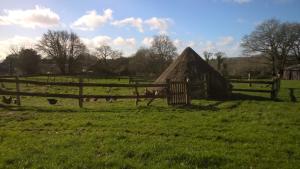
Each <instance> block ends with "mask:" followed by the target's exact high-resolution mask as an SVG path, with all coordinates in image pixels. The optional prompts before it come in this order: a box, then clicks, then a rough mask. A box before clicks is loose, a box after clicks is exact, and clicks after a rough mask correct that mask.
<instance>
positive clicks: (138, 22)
mask: <svg viewBox="0 0 300 169" xmlns="http://www.w3.org/2000/svg"><path fill="white" fill-rule="evenodd" d="M112 24H113V25H115V26H120V27H122V26H127V25H130V26H132V27H134V28H136V29H137V30H138V31H139V32H144V29H143V20H142V19H141V18H134V17H130V18H125V19H123V20H116V21H114V22H112Z"/></svg>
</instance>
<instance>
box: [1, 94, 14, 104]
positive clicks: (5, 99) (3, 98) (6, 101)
mask: <svg viewBox="0 0 300 169" xmlns="http://www.w3.org/2000/svg"><path fill="white" fill-rule="evenodd" d="M2 102H3V103H5V104H11V103H12V97H11V96H9V97H8V98H7V97H5V96H2Z"/></svg>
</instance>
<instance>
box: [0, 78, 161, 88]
mask: <svg viewBox="0 0 300 169" xmlns="http://www.w3.org/2000/svg"><path fill="white" fill-rule="evenodd" d="M0 82H6V83H16V82H18V83H19V84H33V85H41V86H42V85H50V86H51V85H53V86H69V87H79V86H80V85H81V83H76V82H41V81H34V80H16V79H1V78H0ZM83 85H84V87H165V86H166V84H161V83H160V84H154V83H153V84H152V83H150V84H116V83H112V84H103V83H83Z"/></svg>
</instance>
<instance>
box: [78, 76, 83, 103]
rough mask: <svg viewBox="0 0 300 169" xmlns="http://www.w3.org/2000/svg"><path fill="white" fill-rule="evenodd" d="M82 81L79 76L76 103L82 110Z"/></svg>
mask: <svg viewBox="0 0 300 169" xmlns="http://www.w3.org/2000/svg"><path fill="white" fill-rule="evenodd" d="M82 82H83V79H82V77H81V76H80V77H79V99H78V103H79V107H80V108H82V107H83V98H82V93H83V83H82Z"/></svg>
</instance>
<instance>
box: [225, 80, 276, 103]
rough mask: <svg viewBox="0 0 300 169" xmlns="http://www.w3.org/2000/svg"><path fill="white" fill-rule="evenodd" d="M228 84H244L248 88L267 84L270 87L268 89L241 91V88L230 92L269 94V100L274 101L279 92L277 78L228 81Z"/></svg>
mask: <svg viewBox="0 0 300 169" xmlns="http://www.w3.org/2000/svg"><path fill="white" fill-rule="evenodd" d="M229 81H230V83H244V84H249V87H251V86H252V84H268V85H270V89H267V90H263V89H251V88H250V89H249V88H248V89H243V88H232V89H231V91H236V92H255V93H270V97H271V99H273V100H274V99H276V98H277V95H278V92H279V90H280V79H279V78H274V79H273V80H269V81H266V80H251V79H248V80H236V79H234V80H229Z"/></svg>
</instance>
